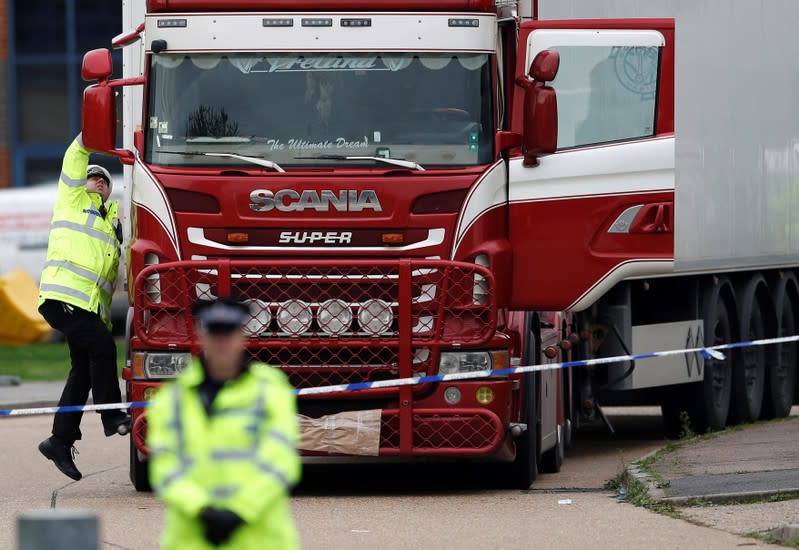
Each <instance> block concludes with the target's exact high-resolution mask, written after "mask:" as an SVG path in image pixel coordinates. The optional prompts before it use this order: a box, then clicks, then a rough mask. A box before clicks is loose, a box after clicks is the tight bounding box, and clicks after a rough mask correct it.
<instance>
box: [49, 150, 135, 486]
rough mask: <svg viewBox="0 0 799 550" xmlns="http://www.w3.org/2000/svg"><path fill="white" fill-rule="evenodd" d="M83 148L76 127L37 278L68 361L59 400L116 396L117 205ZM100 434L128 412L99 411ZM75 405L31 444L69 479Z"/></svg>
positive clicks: (125, 422) (119, 425)
mask: <svg viewBox="0 0 799 550" xmlns="http://www.w3.org/2000/svg"><path fill="white" fill-rule="evenodd" d="M88 164H89V151H88V150H87V149H86V148H85V147H84V146H83V142H82V141H81V136H80V135H79V136H78V137H77V138H76V139H75V140H74V141H73V142H72V144H71V145H70V146H69V148H68V149H67V152H66V154H65V155H64V162H63V166H62V168H61V177H60V178H59V181H58V191H57V195H56V201H55V206H54V207H53V218H52V223H51V225H50V238H49V243H48V245H47V261H46V262H45V264H44V270H43V271H42V276H41V283H40V285H39V312H40V313H41V314H42V316H43V317H44V318H45V319H46V320H47V322H48V323H49V324H50V326H51V327H53V328H54V329H57V330H60V331H61V332H63V333H64V336H65V337H66V340H67V344H68V345H69V354H70V359H71V363H72V369H71V370H70V371H69V376H68V377H67V382H66V385H65V386H64V390H63V392H62V394H61V400H60V401H59V402H58V404H59V405H62V406H63V405H85V404H86V401H87V399H88V398H89V390H91V392H92V396H93V398H94V402H95V403H97V404H101V403H118V402H120V401H121V395H120V391H119V381H118V378H117V351H116V344H115V342H114V338H113V336H112V335H111V296H112V295H113V294H114V286H115V284H116V279H117V270H118V269H119V251H120V245H121V244H122V229H121V226H120V223H119V220H118V219H117V205H116V203H114V202H110V201H109V200H108V197H109V196H110V194H111V185H112V181H111V176H110V174H109V173H108V171H107V170H106V169H105V168H103V167H101V166H96V165H92V166H89V165H88ZM100 415H101V417H102V422H103V429H104V432H105V435H106V436H111V435H114V434H117V433H119V434H121V435H125V434H127V433H128V432H129V431H130V416H128V415H127V414H126V413H124V412H123V411H121V410H110V411H103V412H101V413H100ZM81 417H82V413H80V412H70V413H63V414H57V415H55V419H54V420H53V435H52V436H51V437H49V438H48V439H45V440H44V441H42V442H41V443H40V444H39V451H41V453H42V454H43V455H44V456H45V457H47V458H48V459H50V460H52V461H53V462H54V463H55V465H56V467H57V468H58V469H59V470H61V472H63V473H64V474H66V475H67V476H69V477H71V478H72V479H75V480H78V479H80V478H81V473H80V471H78V469H77V467H76V466H75V462H74V453H75V450H74V447H73V445H74V443H75V441H76V440H78V439H80V438H81V431H80V421H81Z"/></svg>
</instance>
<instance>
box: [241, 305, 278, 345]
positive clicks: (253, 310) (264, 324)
mask: <svg viewBox="0 0 799 550" xmlns="http://www.w3.org/2000/svg"><path fill="white" fill-rule="evenodd" d="M243 303H244V305H246V306H248V307H249V308H250V315H252V319H250V320H249V321H247V324H246V325H244V334H246V335H247V336H258V335H259V334H261V333H263V332H266V331H268V330H269V324H270V323H271V322H272V312H271V311H269V305H268V304H267V303H266V302H263V301H261V300H258V299H252V300H245V301H244V302H243Z"/></svg>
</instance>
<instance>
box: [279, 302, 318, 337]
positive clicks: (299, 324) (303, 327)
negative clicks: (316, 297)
mask: <svg viewBox="0 0 799 550" xmlns="http://www.w3.org/2000/svg"><path fill="white" fill-rule="evenodd" d="M311 322H313V312H312V311H311V306H309V305H308V304H307V303H306V302H303V301H302V300H288V301H287V302H283V303H282V304H280V307H279V308H277V325H278V326H279V327H280V330H282V331H283V332H287V333H289V334H291V335H292V336H299V335H300V334H302V333H303V332H307V330H308V329H309V328H311Z"/></svg>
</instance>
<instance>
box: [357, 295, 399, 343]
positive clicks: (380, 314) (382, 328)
mask: <svg viewBox="0 0 799 550" xmlns="http://www.w3.org/2000/svg"><path fill="white" fill-rule="evenodd" d="M393 321H394V313H393V312H392V311H391V306H390V305H389V304H388V303H386V302H384V301H383V300H376V299H372V300H366V301H365V302H364V303H363V304H361V309H360V310H359V311H358V324H359V325H361V329H363V331H364V332H367V333H369V334H371V335H372V336H379V335H381V334H385V333H386V332H388V331H389V330H391V324H392V323H393Z"/></svg>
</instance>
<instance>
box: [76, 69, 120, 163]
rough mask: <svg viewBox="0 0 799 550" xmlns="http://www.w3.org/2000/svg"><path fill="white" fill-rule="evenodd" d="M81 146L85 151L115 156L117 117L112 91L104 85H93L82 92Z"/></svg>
mask: <svg viewBox="0 0 799 550" xmlns="http://www.w3.org/2000/svg"><path fill="white" fill-rule="evenodd" d="M82 132H83V144H84V145H85V146H86V148H87V149H90V150H92V151H97V152H98V153H105V154H108V155H114V154H116V153H115V152H114V151H115V148H116V140H117V117H116V105H115V104H114V89H113V88H112V87H111V86H108V85H107V84H106V83H101V84H94V85H92V86H89V87H88V88H86V89H85V90H84V91H83V120H82Z"/></svg>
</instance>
